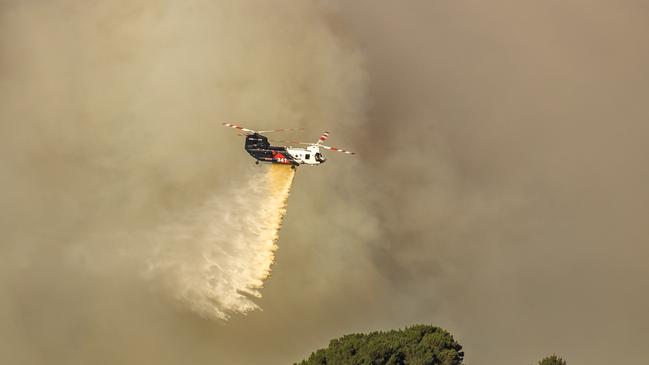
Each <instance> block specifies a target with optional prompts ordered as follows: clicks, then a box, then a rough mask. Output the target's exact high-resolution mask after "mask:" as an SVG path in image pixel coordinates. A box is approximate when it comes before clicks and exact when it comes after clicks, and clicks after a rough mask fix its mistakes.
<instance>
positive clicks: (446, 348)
mask: <svg viewBox="0 0 649 365" xmlns="http://www.w3.org/2000/svg"><path fill="white" fill-rule="evenodd" d="M463 359H464V353H463V352H462V346H460V344H458V343H457V342H456V341H455V340H454V339H453V336H451V334H450V333H448V332H446V331H445V330H443V329H441V328H438V327H433V326H425V325H417V326H413V327H407V328H406V329H405V330H398V331H395V330H392V331H389V332H372V333H369V334H352V335H346V336H343V337H341V338H339V339H335V340H331V342H330V343H329V347H327V348H326V349H321V350H318V351H316V352H314V353H312V354H311V356H310V357H309V358H308V359H307V360H304V361H302V362H300V363H299V365H406V364H408V365H461V364H462V361H463Z"/></svg>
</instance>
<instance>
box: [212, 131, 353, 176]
mask: <svg viewBox="0 0 649 365" xmlns="http://www.w3.org/2000/svg"><path fill="white" fill-rule="evenodd" d="M223 125H224V126H226V127H230V128H234V129H238V130H239V131H241V133H240V134H239V135H240V136H245V137H246V142H245V144H244V148H245V149H246V151H247V152H248V153H249V154H250V156H252V157H253V158H254V159H255V160H256V161H255V163H256V164H259V163H260V162H267V163H274V164H283V165H291V168H293V169H294V168H295V167H296V166H299V165H309V166H316V165H320V164H322V163H324V162H325V161H327V159H326V158H324V156H323V155H322V154H321V153H320V148H324V149H326V150H330V151H337V152H342V153H345V154H348V155H354V154H355V153H354V152H350V151H345V150H342V149H340V148H335V147H329V146H325V145H323V144H322V143H323V142H324V141H326V140H327V138H328V137H329V132H324V133H323V134H322V135H321V136H320V138H319V139H318V141H317V142H315V143H306V142H294V141H273V142H285V143H295V144H301V145H306V146H307V147H303V148H299V147H292V146H271V144H270V142H269V141H268V138H267V137H266V136H264V135H262V133H271V132H288V131H295V130H300V129H301V128H288V129H272V130H267V131H253V130H252V129H248V128H243V127H240V126H238V125H235V124H230V123H223Z"/></svg>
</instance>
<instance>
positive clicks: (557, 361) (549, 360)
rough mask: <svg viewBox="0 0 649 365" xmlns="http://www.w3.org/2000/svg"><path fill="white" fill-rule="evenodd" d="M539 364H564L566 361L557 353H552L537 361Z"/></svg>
mask: <svg viewBox="0 0 649 365" xmlns="http://www.w3.org/2000/svg"><path fill="white" fill-rule="evenodd" d="M539 365H566V362H565V361H564V360H563V359H562V358H560V357H558V356H557V355H552V356H548V357H546V358H545V359H543V360H541V361H539Z"/></svg>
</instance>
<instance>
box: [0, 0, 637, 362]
mask: <svg viewBox="0 0 649 365" xmlns="http://www.w3.org/2000/svg"><path fill="white" fill-rule="evenodd" d="M647 34H649V5H646V2H642V1H634V0H622V1H615V2H613V1H604V0H591V1H585V0H583V1H581V0H569V1H565V0H564V1H558V0H549V1H536V2H534V1H513V0H512V1H505V0H498V1H491V2H484V1H478V0H473V1H470V0H469V1H423V0H421V1H418V0H413V1H409V2H400V3H396V2H389V1H370V0H359V1H354V2H345V1H321V2H318V1H298V0H280V1H273V2H272V3H271V2H260V1H252V0H245V1H207V0H203V1H200V0H191V1H184V2H182V4H181V3H179V2H173V1H162V0H138V1H123V0H116V1H111V2H88V1H80V0H56V1H48V2H40V1H17V0H16V1H11V0H3V1H0V162H1V163H0V188H1V189H0V191H1V193H0V206H1V207H2V208H1V210H0V216H1V219H0V229H1V232H2V233H3V238H2V240H0V323H2V326H0V360H1V361H0V362H3V363H5V362H6V363H16V364H44V363H47V364H88V363H94V364H116V363H119V364H142V363H152V362H155V363H158V364H180V363H192V364H208V363H209V364H243V365H247V364H262V363H263V364H288V363H292V362H293V361H298V360H300V359H302V358H304V357H306V356H307V355H308V354H309V353H310V352H311V351H312V350H315V349H317V348H320V347H324V346H326V345H327V343H328V341H329V339H331V338H333V337H337V336H340V335H343V334H345V333H349V332H359V331H369V330H379V329H390V328H397V327H403V326H406V325H411V324H416V323H428V324H435V325H439V326H442V327H445V328H447V329H449V330H450V331H451V332H452V333H453V334H454V335H455V336H456V337H457V338H458V340H459V341H460V343H461V344H462V345H464V346H465V350H466V354H467V356H466V358H467V363H468V364H470V365H477V364H484V365H501V364H505V365H514V364H530V363H532V362H534V361H536V360H538V359H539V358H540V357H542V356H543V355H546V354H549V353H553V352H556V353H559V354H561V355H563V356H564V357H565V358H566V359H567V360H568V361H569V363H570V364H591V365H596V364H602V365H603V364H614V363H624V364H633V363H642V361H643V360H646V355H645V351H644V350H643V348H642V345H644V343H645V342H646V341H647V339H649V315H647V314H646V308H647V307H649V294H647V293H648V292H649V281H648V280H647V277H649V267H648V266H647V265H646V262H647V260H648V259H649V248H648V247H647V245H648V244H649V228H648V227H649V226H648V225H647V223H648V222H649V190H648V189H647V186H649V165H648V164H647V162H646V156H647V155H648V154H649V147H648V146H647V143H646V138H647V136H649V126H648V125H647V123H646V121H647V119H648V117H649V106H647V100H648V98H649V71H648V70H647V65H648V64H649V43H648V42H647V41H646V40H647V39H646V38H647ZM223 121H240V122H241V123H243V124H244V125H246V126H248V127H251V128H259V129H262V128H274V127H295V126H300V127H304V128H305V129H306V130H305V131H304V132H303V133H302V134H300V135H299V138H301V139H302V140H307V141H310V140H316V139H317V137H318V135H319V134H320V133H321V131H322V130H325V129H326V130H330V131H331V132H332V134H331V137H330V140H329V141H330V144H331V145H333V146H337V147H342V148H347V149H350V150H353V151H356V152H358V155H356V156H346V155H342V154H341V155H333V153H329V154H328V155H327V156H328V157H329V160H328V161H327V163H326V164H325V165H323V166H320V167H318V168H300V169H299V170H298V171H297V174H296V177H295V181H294V185H293V191H292V194H291V196H290V198H289V203H288V212H287V215H286V217H285V221H284V226H283V228H282V231H281V234H280V239H279V242H278V245H279V250H278V251H277V253H276V263H275V265H274V266H273V273H272V276H271V277H270V279H269V280H268V281H267V282H266V285H265V288H264V289H263V290H262V291H261V292H262V294H263V297H262V298H261V299H259V300H257V303H258V304H259V306H260V307H261V308H262V309H263V310H261V311H254V312H250V313H248V314H247V315H245V316H243V315H237V314H234V315H233V316H232V318H231V319H230V320H229V321H227V322H223V321H215V320H207V319H204V318H201V317H200V316H198V315H196V314H195V313H194V312H192V311H191V310H190V309H188V308H186V307H185V306H184V305H183V304H182V303H181V302H178V301H176V300H174V299H173V298H172V297H171V296H169V295H168V294H167V293H166V292H165V291H164V290H161V288H160V285H158V284H159V283H158V281H157V280H156V279H155V278H153V279H151V278H147V277H146V275H144V274H143V271H144V268H145V266H146V262H147V260H148V259H149V257H148V256H147V253H148V252H150V251H149V250H148V245H149V244H150V243H149V242H148V241H147V240H146V239H143V237H147V236H148V234H149V233H150V232H154V231H156V230H158V229H159V227H160V226H161V225H164V224H166V223H168V222H173V221H174V220H176V219H179V218H178V217H181V216H183V214H185V213H186V212H188V211H192V209H195V208H196V207H198V206H200V205H201V204H203V203H204V202H205V201H208V200H210V199H214V197H215V196H227V194H228V193H229V192H231V191H232V190H233V189H234V188H236V187H240V186H242V185H243V184H244V182H245V181H246V180H247V179H249V178H251V177H254V176H257V174H255V172H256V170H257V169H258V167H256V166H254V164H253V163H252V160H251V159H250V158H249V156H247V154H246V153H245V151H244V150H243V148H242V147H243V146H242V144H243V140H242V139H241V138H240V137H237V136H236V133H234V132H233V131H231V130H227V129H225V128H222V127H221V126H220V123H221V122H223ZM227 202H228V199H224V201H223V207H222V208H223V210H225V211H227V210H228V203H227Z"/></svg>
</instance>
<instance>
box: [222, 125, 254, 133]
mask: <svg viewBox="0 0 649 365" xmlns="http://www.w3.org/2000/svg"><path fill="white" fill-rule="evenodd" d="M222 124H223V125H224V126H226V127H230V128H234V129H238V130H240V131H243V132H246V133H256V132H255V131H253V130H252V129H248V128H243V127H240V126H238V125H236V124H230V123H222Z"/></svg>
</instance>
